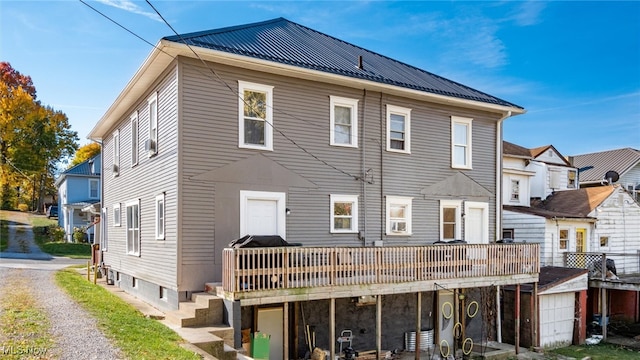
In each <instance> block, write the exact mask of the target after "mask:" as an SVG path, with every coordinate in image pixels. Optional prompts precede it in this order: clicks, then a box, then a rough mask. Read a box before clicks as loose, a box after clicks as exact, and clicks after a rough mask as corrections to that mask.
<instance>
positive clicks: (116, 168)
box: [112, 130, 120, 176]
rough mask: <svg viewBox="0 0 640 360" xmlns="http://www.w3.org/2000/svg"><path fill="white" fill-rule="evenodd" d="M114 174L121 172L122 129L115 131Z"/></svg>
mask: <svg viewBox="0 0 640 360" xmlns="http://www.w3.org/2000/svg"><path fill="white" fill-rule="evenodd" d="M112 172H113V176H118V174H120V130H116V131H115V132H114V133H113V168H112Z"/></svg>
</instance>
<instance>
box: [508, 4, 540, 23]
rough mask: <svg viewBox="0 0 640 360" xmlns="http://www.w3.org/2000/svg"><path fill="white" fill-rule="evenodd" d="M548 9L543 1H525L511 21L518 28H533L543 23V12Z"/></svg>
mask: <svg viewBox="0 0 640 360" xmlns="http://www.w3.org/2000/svg"><path fill="white" fill-rule="evenodd" d="M545 7H546V3H545V2H543V1H525V2H522V3H521V4H520V6H518V7H517V8H516V10H515V12H514V14H513V15H512V16H511V19H512V20H513V21H514V22H515V23H516V25H518V26H531V25H535V24H537V23H539V22H540V21H541V16H540V15H541V13H542V10H544V8H545Z"/></svg>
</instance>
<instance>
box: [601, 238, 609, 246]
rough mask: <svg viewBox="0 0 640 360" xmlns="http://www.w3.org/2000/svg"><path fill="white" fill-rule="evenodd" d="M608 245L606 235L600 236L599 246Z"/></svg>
mask: <svg viewBox="0 0 640 360" xmlns="http://www.w3.org/2000/svg"><path fill="white" fill-rule="evenodd" d="M607 246H609V237H608V236H600V247H607Z"/></svg>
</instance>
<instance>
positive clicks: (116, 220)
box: [113, 203, 120, 226]
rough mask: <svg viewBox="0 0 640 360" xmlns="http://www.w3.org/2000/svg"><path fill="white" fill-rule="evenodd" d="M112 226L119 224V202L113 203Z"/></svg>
mask: <svg viewBox="0 0 640 360" xmlns="http://www.w3.org/2000/svg"><path fill="white" fill-rule="evenodd" d="M113 226H120V203H117V204H114V205H113Z"/></svg>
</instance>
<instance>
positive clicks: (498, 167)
mask: <svg viewBox="0 0 640 360" xmlns="http://www.w3.org/2000/svg"><path fill="white" fill-rule="evenodd" d="M510 116H511V111H507V112H506V113H505V114H504V115H503V116H502V117H501V118H500V119H498V123H497V124H496V230H495V232H496V233H495V235H494V241H495V239H496V238H497V237H498V234H500V237H502V122H503V121H505V120H506V119H507V118H509V117H510ZM496 310H497V311H496V324H498V326H496V338H497V339H496V340H498V342H499V343H501V342H502V329H501V327H502V326H501V325H500V324H502V316H501V315H500V285H498V286H496Z"/></svg>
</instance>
